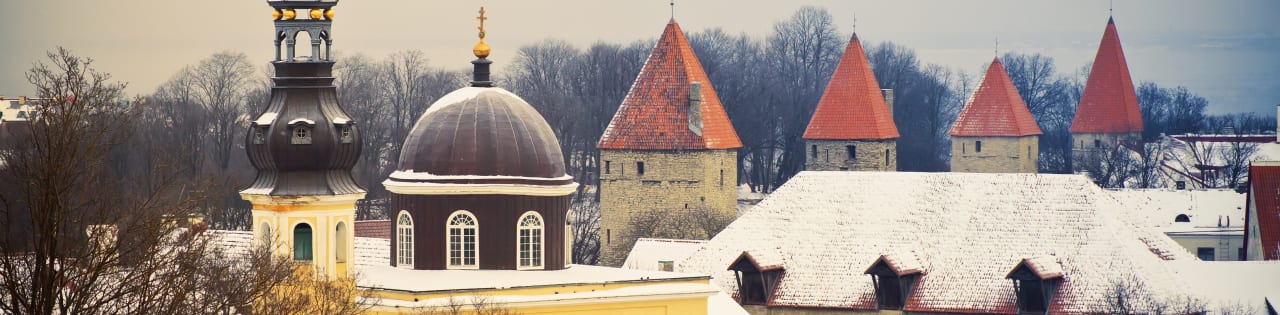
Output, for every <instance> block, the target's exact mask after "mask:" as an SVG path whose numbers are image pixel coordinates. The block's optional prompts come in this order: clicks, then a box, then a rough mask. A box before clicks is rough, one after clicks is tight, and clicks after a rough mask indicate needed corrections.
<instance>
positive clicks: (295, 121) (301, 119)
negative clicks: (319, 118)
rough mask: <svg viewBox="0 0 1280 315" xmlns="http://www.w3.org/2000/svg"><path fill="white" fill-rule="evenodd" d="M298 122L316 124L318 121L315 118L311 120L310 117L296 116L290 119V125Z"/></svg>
mask: <svg viewBox="0 0 1280 315" xmlns="http://www.w3.org/2000/svg"><path fill="white" fill-rule="evenodd" d="M296 123H305V124H308V125H315V124H316V121H314V120H310V119H306V118H294V119H293V120H290V121H289V124H290V125H292V124H296Z"/></svg>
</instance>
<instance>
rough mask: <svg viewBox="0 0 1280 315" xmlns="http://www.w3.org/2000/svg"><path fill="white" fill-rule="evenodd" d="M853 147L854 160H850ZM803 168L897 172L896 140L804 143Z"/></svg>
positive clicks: (813, 169)
mask: <svg viewBox="0 0 1280 315" xmlns="http://www.w3.org/2000/svg"><path fill="white" fill-rule="evenodd" d="M851 145H852V146H853V149H854V151H856V152H857V153H856V154H855V156H854V158H852V159H851V158H850V157H849V146H851ZM804 156H805V161H804V169H805V170H809V171H887V172H894V171H897V170H898V147H897V140H896V139H888V140H805V152H804Z"/></svg>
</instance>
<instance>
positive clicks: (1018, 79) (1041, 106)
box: [1000, 52, 1088, 173]
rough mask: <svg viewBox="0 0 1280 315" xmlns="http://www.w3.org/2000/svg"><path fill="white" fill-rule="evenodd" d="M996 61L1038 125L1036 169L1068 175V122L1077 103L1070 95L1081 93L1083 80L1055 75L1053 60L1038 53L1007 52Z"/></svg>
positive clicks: (1075, 98)
mask: <svg viewBox="0 0 1280 315" xmlns="http://www.w3.org/2000/svg"><path fill="white" fill-rule="evenodd" d="M1000 61H1001V62H1002V63H1003V64H1004V66H1005V70H1006V71H1008V72H1009V79H1010V80H1011V81H1013V85H1014V86H1015V87H1017V88H1018V94H1019V95H1020V96H1022V100H1023V101H1024V102H1026V104H1027V109H1028V110H1030V111H1031V115H1032V116H1034V117H1035V119H1036V123H1037V124H1039V125H1040V130H1041V131H1043V132H1044V134H1042V135H1040V159H1039V161H1040V162H1041V163H1040V170H1041V171H1044V172H1053V173H1064V172H1069V171H1070V170H1071V168H1070V167H1069V166H1070V165H1069V164H1068V163H1069V161H1070V160H1071V133H1070V130H1069V129H1070V127H1071V120H1072V119H1073V118H1074V117H1075V108H1076V104H1077V103H1079V97H1078V96H1074V97H1073V94H1074V95H1078V93H1082V92H1083V88H1084V84H1083V80H1082V79H1080V78H1076V79H1074V80H1075V81H1074V82H1073V79H1072V78H1070V77H1066V76H1062V75H1059V74H1058V73H1057V68H1056V67H1055V66H1054V63H1053V58H1052V57H1048V56H1044V55H1041V54H1038V53H1037V54H1023V53H1017V52H1008V53H1005V54H1004V55H1003V56H1001V58H1000ZM1086 67H1088V66H1086ZM1087 73H1088V71H1087V70H1083V69H1082V71H1081V72H1078V74H1077V76H1078V77H1079V76H1081V75H1082V74H1087ZM1073 87H1074V89H1073ZM1073 92H1074V93H1073Z"/></svg>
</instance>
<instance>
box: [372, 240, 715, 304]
mask: <svg viewBox="0 0 1280 315" xmlns="http://www.w3.org/2000/svg"><path fill="white" fill-rule="evenodd" d="M388 243H389V242H388ZM387 252H388V253H390V251H389V250H388V251H387ZM359 271H360V274H361V275H363V276H364V278H362V279H359V280H360V283H359V285H360V286H362V287H378V288H382V289H389V290H399V291H410V292H432V291H449V290H468V289H507V288H520V287H534V286H546V285H560V284H580V283H613V282H629V281H649V280H676V279H699V278H702V279H705V277H706V276H705V275H701V274H693V273H682V272H665V271H644V270H631V269H620V268H612V267H600V266H590V265H569V267H568V268H565V269H562V270H545V271H521V270H409V269H401V268H395V267H391V266H389V265H380V266H371V265H360V266H359Z"/></svg>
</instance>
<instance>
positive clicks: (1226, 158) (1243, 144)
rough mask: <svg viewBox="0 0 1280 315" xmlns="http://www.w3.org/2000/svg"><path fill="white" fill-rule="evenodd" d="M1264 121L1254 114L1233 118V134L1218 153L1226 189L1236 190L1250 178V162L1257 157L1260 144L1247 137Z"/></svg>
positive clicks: (1239, 115)
mask: <svg viewBox="0 0 1280 315" xmlns="http://www.w3.org/2000/svg"><path fill="white" fill-rule="evenodd" d="M1259 120H1262V119H1261V118H1259V117H1258V116H1257V115H1254V114H1252V113H1244V114H1238V115H1234V116H1232V119H1231V125H1230V127H1231V128H1230V130H1232V132H1231V134H1229V135H1227V136H1228V137H1230V138H1229V140H1228V142H1227V143H1226V146H1225V148H1223V149H1222V150H1219V151H1218V159H1219V160H1221V161H1222V162H1223V163H1224V165H1222V174H1221V175H1222V181H1223V186H1224V187H1230V188H1235V187H1236V186H1237V185H1239V184H1240V183H1241V182H1243V181H1244V180H1245V179H1246V177H1248V176H1249V162H1250V161H1252V160H1253V158H1254V155H1257V153H1258V150H1259V147H1258V143H1257V142H1254V141H1252V140H1250V139H1248V138H1247V137H1246V135H1247V134H1248V132H1249V131H1251V130H1250V128H1251V127H1252V126H1256V125H1259V124H1260V123H1258V122H1257V121H1259Z"/></svg>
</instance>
